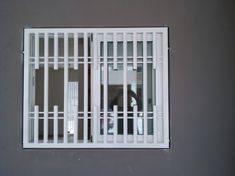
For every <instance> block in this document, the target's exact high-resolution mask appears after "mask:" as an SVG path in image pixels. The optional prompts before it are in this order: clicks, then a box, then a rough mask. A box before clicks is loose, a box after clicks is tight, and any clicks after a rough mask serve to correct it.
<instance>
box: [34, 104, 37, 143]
mask: <svg viewBox="0 0 235 176" xmlns="http://www.w3.org/2000/svg"><path fill="white" fill-rule="evenodd" d="M34 143H38V106H37V105H35V106H34Z"/></svg>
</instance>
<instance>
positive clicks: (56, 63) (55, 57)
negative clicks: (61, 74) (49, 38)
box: [54, 33, 58, 70]
mask: <svg viewBox="0 0 235 176" xmlns="http://www.w3.org/2000/svg"><path fill="white" fill-rule="evenodd" d="M57 69H58V33H54V70H57Z"/></svg>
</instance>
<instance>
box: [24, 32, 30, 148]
mask: <svg viewBox="0 0 235 176" xmlns="http://www.w3.org/2000/svg"><path fill="white" fill-rule="evenodd" d="M29 34H30V33H29V32H28V31H25V35H24V49H25V50H24V127H23V128H24V133H23V135H24V139H23V145H24V147H25V146H26V145H27V144H28V143H29V141H28V139H29V97H30V95H29V67H30V64H29V49H30V46H29V42H30V41H29Z"/></svg>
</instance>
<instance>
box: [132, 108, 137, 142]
mask: <svg viewBox="0 0 235 176" xmlns="http://www.w3.org/2000/svg"><path fill="white" fill-rule="evenodd" d="M137 110H138V107H137V106H136V105H135V106H134V113H133V124H134V143H135V144H136V143H137V139H138V134H137V125H138V123H137V118H138V117H137V116H138V114H137Z"/></svg>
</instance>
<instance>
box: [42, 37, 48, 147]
mask: <svg viewBox="0 0 235 176" xmlns="http://www.w3.org/2000/svg"><path fill="white" fill-rule="evenodd" d="M48 72H49V66H48V33H45V34H44V121H43V122H44V126H43V127H44V132H43V142H44V143H47V141H48V83H49V82H48V81H49V75H48Z"/></svg>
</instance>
